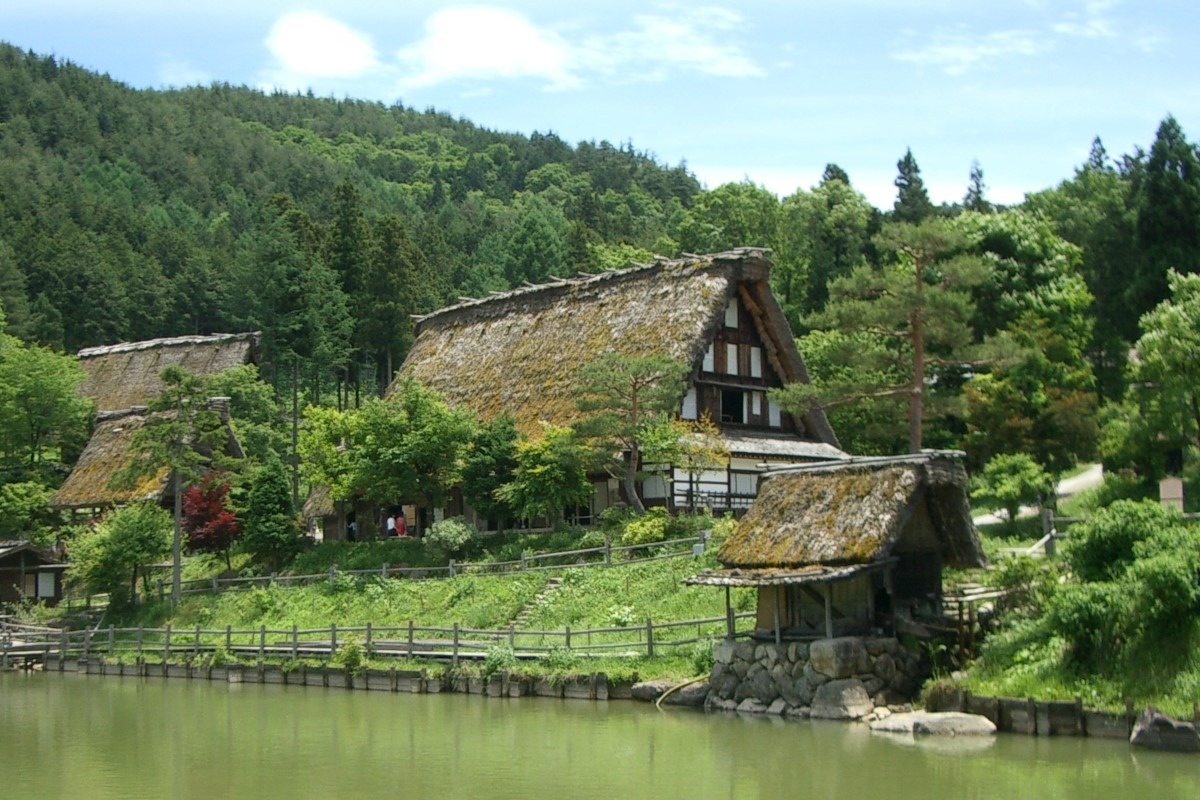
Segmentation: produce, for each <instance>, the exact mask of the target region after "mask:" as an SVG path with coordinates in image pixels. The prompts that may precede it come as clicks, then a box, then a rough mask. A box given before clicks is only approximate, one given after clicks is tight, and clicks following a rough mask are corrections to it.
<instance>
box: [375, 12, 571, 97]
mask: <svg viewBox="0 0 1200 800" xmlns="http://www.w3.org/2000/svg"><path fill="white" fill-rule="evenodd" d="M397 56H398V57H399V59H400V60H401V62H403V63H405V64H407V65H408V66H409V67H410V68H411V70H412V71H411V72H410V73H409V76H408V78H407V79H406V80H405V81H404V83H406V84H407V85H408V86H412V87H421V86H431V85H433V84H437V83H442V82H445V81H449V80H454V79H457V78H476V79H486V78H495V77H501V78H542V79H544V80H546V81H548V82H549V83H550V85H551V86H552V87H554V88H559V89H563V88H570V87H573V86H577V85H578V84H579V78H578V77H577V76H576V75H575V74H574V73H573V72H572V70H571V56H570V48H569V46H568V45H567V44H566V43H565V42H564V41H563V40H562V39H561V38H560V37H559V36H558V35H557V34H555V33H553V32H551V31H547V30H543V29H540V28H538V27H536V26H534V25H533V24H532V23H531V22H529V21H528V20H527V19H525V18H524V17H523V16H521V15H520V14H517V13H515V12H513V11H508V10H505V9H500V8H493V7H489V6H459V7H456V8H448V9H445V10H442V11H438V12H437V13H435V14H434V15H433V16H431V17H430V18H429V19H428V20H427V21H426V23H425V37H424V38H423V39H421V40H420V41H419V42H417V43H416V44H414V45H412V46H411V47H406V48H404V49H403V50H401V51H400V52H399V53H397Z"/></svg>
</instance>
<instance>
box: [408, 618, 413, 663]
mask: <svg viewBox="0 0 1200 800" xmlns="http://www.w3.org/2000/svg"><path fill="white" fill-rule="evenodd" d="M408 657H409V658H410V659H411V658H412V657H413V621H412V620H411V619H410V620H409V621H408Z"/></svg>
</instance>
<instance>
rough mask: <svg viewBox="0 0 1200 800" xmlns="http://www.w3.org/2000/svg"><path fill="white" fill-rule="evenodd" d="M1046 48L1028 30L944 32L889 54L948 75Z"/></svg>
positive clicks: (1039, 51)
mask: <svg viewBox="0 0 1200 800" xmlns="http://www.w3.org/2000/svg"><path fill="white" fill-rule="evenodd" d="M1049 47H1050V45H1049V43H1048V42H1047V41H1046V40H1045V38H1044V37H1042V36H1040V35H1039V34H1037V33H1036V32H1034V31H1028V30H1009V31H994V32H992V33H988V34H983V35H972V34H968V33H945V32H943V33H938V34H936V35H935V36H934V38H933V41H932V42H930V43H929V44H926V45H923V46H921V47H913V48H909V49H905V50H901V51H899V52H896V53H893V55H892V57H893V58H895V59H896V60H897V61H908V62H911V63H914V64H921V65H925V66H931V67H937V68H939V69H941V70H942V71H943V72H945V73H946V74H948V75H962V74H963V73H965V72H967V71H969V70H971V69H974V68H975V67H979V66H982V65H983V64H985V63H987V62H990V61H995V60H999V59H1004V58H1011V57H1015V56H1019V57H1027V56H1034V55H1037V54H1039V53H1042V52H1045V51H1046V50H1048V49H1049Z"/></svg>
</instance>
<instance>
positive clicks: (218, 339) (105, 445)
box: [50, 333, 259, 511]
mask: <svg viewBox="0 0 1200 800" xmlns="http://www.w3.org/2000/svg"><path fill="white" fill-rule="evenodd" d="M258 338H259V334H257V333H218V334H212V335H210V336H179V337H174V338H170V339H152V340H149V341H144V342H124V343H121V344H115V345H109V346H105V347H90V348H87V349H84V350H80V351H79V363H80V366H82V367H83V370H84V372H85V373H86V377H85V378H84V381H83V383H82V384H81V386H80V393H81V394H83V395H85V396H86V397H89V398H91V400H92V401H93V402H94V403H95V405H96V423H95V427H94V428H93V431H92V437H91V439H89V440H88V443H87V446H86V447H84V450H83V453H81V454H80V456H79V459H78V460H77V461H76V462H75V466H74V467H73V468H72V469H71V474H70V475H68V476H67V479H66V481H64V482H63V485H62V486H60V487H59V489H58V491H57V492H55V494H54V497H53V498H52V499H51V501H50V504H51V506H52V507H54V508H57V509H60V510H64V511H80V510H88V511H98V510H100V509H104V508H111V507H113V506H119V505H124V504H126V503H130V502H134V501H137V500H153V501H156V502H165V501H166V496H167V494H168V492H169V489H170V475H169V474H168V473H167V470H166V469H163V470H160V471H159V472H158V473H156V474H152V475H147V476H146V477H145V478H143V479H141V480H139V481H137V482H136V483H135V484H134V485H132V486H126V487H119V486H116V485H114V484H113V483H112V478H113V476H114V475H116V474H117V473H118V472H120V471H121V470H122V469H123V468H124V467H125V466H127V465H128V464H129V463H130V461H131V460H132V458H133V456H134V454H133V453H132V452H131V450H130V447H131V444H132V442H133V437H134V434H135V433H136V432H137V431H138V430H139V429H141V428H142V427H143V426H144V425H145V424H146V419H147V411H146V407H147V406H148V405H149V404H150V403H151V401H153V400H154V399H156V398H157V397H158V396H159V395H160V394H161V393H162V391H163V389H164V388H165V386H164V385H163V382H162V379H161V377H160V376H161V374H162V371H163V370H164V369H165V368H167V367H170V366H178V367H181V368H183V369H185V370H187V371H188V372H191V373H192V374H195V375H215V374H216V373H218V372H221V371H223V370H226V369H229V368H230V367H235V366H239V365H242V364H250V363H254V361H255V360H256V359H257V352H258ZM210 402H211V403H214V404H216V408H217V410H218V411H219V412H220V414H221V419H222V421H223V422H224V423H225V426H226V443H225V448H224V449H225V453H226V455H229V456H231V457H241V455H242V452H241V446H240V445H239V444H238V442H237V439H236V437H235V436H234V435H233V431H232V429H231V428H230V427H229V416H228V413H229V409H228V402H227V398H213V399H212V400H210Z"/></svg>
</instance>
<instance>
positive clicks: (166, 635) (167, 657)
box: [163, 622, 171, 664]
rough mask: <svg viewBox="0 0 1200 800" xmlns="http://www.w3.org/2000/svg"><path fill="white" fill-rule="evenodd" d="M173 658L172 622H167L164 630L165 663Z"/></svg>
mask: <svg viewBox="0 0 1200 800" xmlns="http://www.w3.org/2000/svg"><path fill="white" fill-rule="evenodd" d="M170 660H171V623H169V622H168V623H167V627H166V630H165V631H164V632H163V663H164V664H165V663H167V662H168V661H170Z"/></svg>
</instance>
